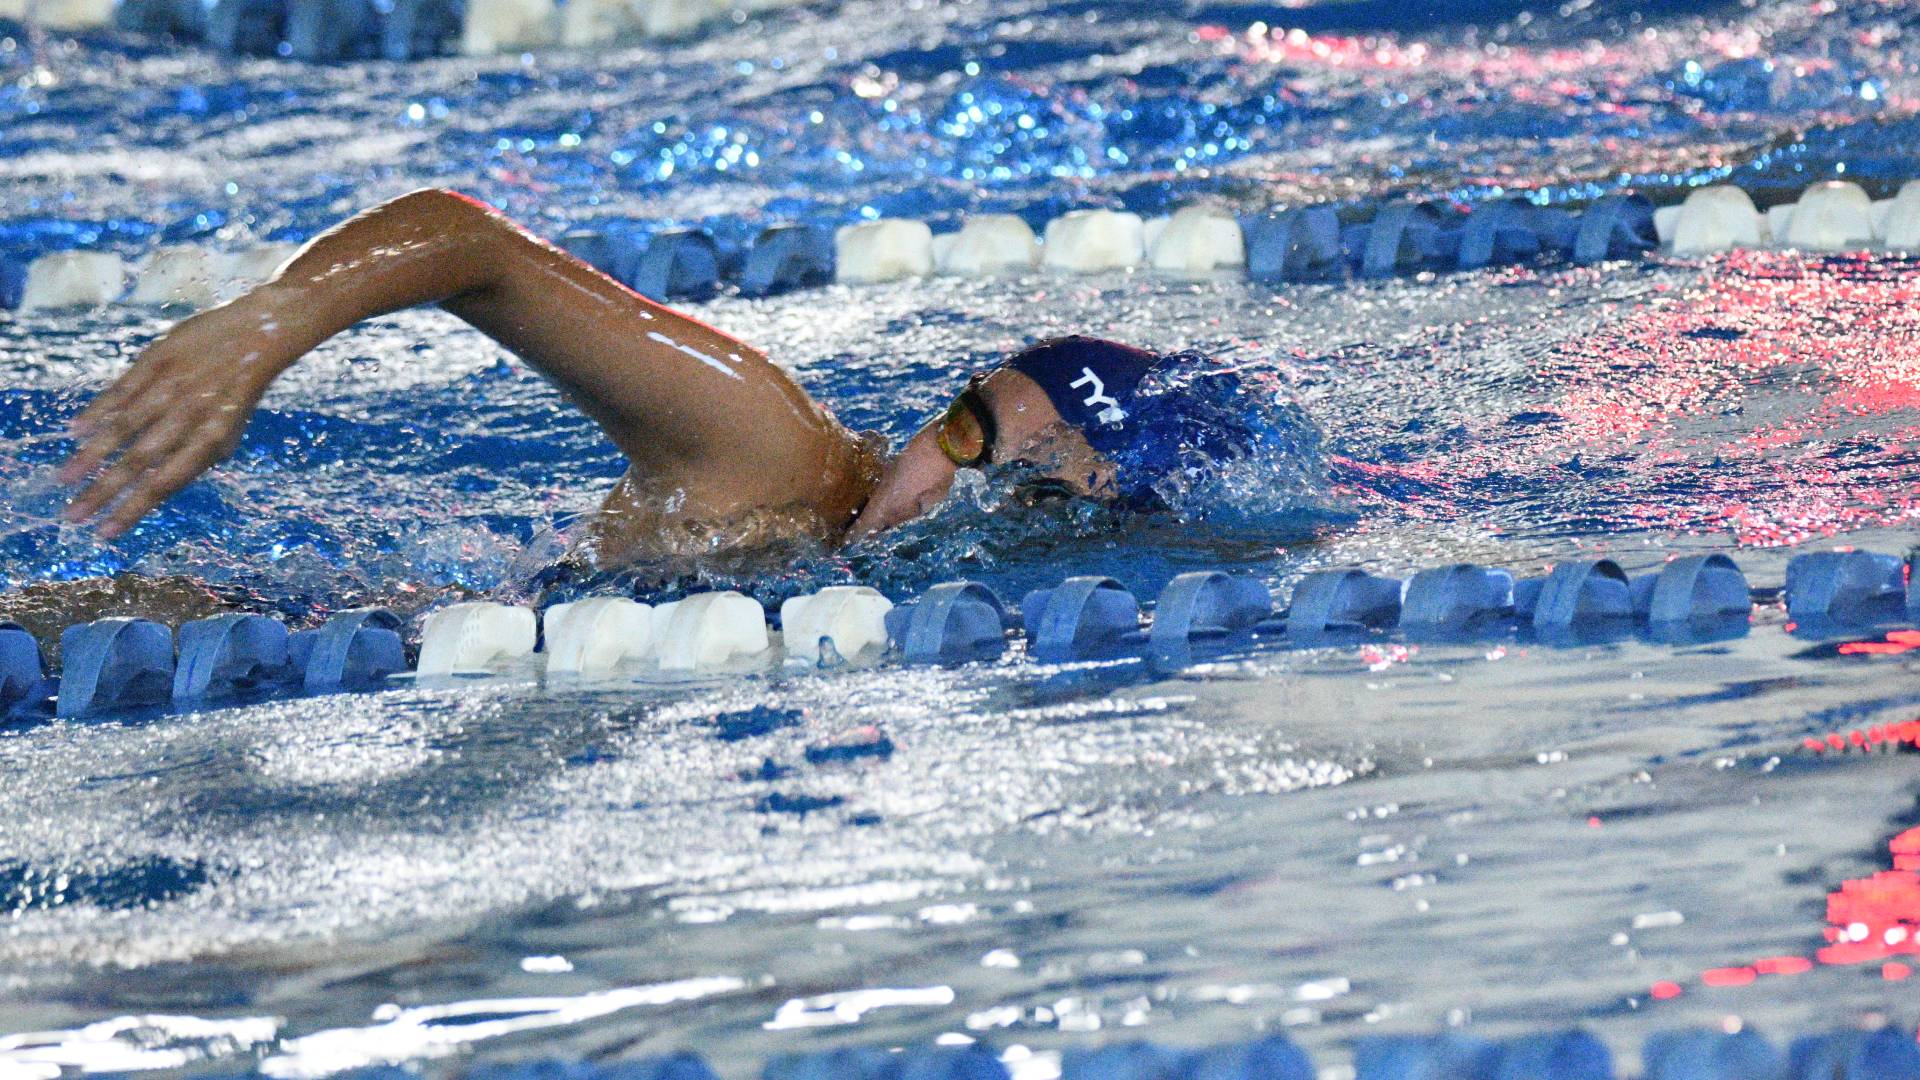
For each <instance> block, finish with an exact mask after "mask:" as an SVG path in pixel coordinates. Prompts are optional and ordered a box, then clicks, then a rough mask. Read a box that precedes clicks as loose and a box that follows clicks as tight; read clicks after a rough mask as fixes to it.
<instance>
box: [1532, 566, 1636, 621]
mask: <svg viewBox="0 0 1920 1080" xmlns="http://www.w3.org/2000/svg"><path fill="white" fill-rule="evenodd" d="M1514 596H1515V602H1514V608H1515V610H1516V611H1519V612H1521V613H1523V614H1528V615H1530V616H1531V618H1532V623H1533V628H1534V629H1535V630H1539V631H1566V630H1572V629H1574V628H1576V627H1580V626H1591V625H1593V624H1595V623H1604V622H1606V621H1609V620H1613V619H1631V618H1633V615H1634V612H1633V586H1632V584H1631V583H1630V582H1629V581H1628V580H1627V574H1626V571H1624V570H1622V569H1620V567H1619V564H1617V563H1615V562H1614V561H1613V560H1611V559H1593V560H1589V561H1585V562H1582V561H1577V560H1576V561H1571V562H1563V563H1561V564H1560V565H1558V566H1556V567H1554V568H1553V573H1552V574H1550V575H1548V576H1547V577H1545V578H1537V579H1534V580H1532V581H1522V582H1520V583H1519V584H1518V585H1517V586H1516V587H1515V591H1514ZM1523 596H1524V597H1525V599H1522V597H1523Z"/></svg>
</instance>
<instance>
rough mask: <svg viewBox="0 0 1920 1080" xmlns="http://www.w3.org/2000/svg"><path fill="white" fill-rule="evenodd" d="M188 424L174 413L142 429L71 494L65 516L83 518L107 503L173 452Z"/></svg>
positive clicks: (90, 515)
mask: <svg viewBox="0 0 1920 1080" xmlns="http://www.w3.org/2000/svg"><path fill="white" fill-rule="evenodd" d="M192 426H193V425H192V422H191V421H190V420H188V419H187V418H185V417H182V416H177V415H176V416H173V417H169V418H167V419H165V420H163V421H161V422H160V423H158V424H156V425H154V426H153V427H151V428H149V429H148V430H147V431H145V432H144V433H142V434H141V435H140V438H139V440H138V441H136V442H134V443H133V444H132V445H131V446H129V447H127V449H126V451H125V452H124V453H122V454H121V455H120V460H118V461H116V462H114V463H113V466H112V467H111V468H109V469H107V470H106V471H105V472H103V473H101V474H100V475H99V476H96V477H94V478H93V482H92V483H89V484H88V485H87V486H86V487H85V488H83V489H82V490H81V492H80V494H78V495H75V496H74V497H73V501H72V502H70V503H68V504H67V510H66V515H65V516H66V519H67V520H68V521H73V522H80V521H86V520H87V519H89V518H91V517H93V516H94V515H96V514H98V513H99V512H100V511H101V510H103V509H105V508H106V507H108V506H109V505H111V504H112V503H113V501H114V500H115V499H117V498H119V497H120V495H121V493H123V492H124V491H126V489H127V488H128V487H129V486H131V485H132V484H133V482H134V481H136V480H138V479H139V478H140V475H141V474H142V473H144V472H147V471H148V470H149V469H152V468H154V467H155V466H157V465H158V464H160V463H161V462H163V461H167V460H169V459H171V458H172V457H173V455H174V454H175V453H176V449H175V448H176V447H177V446H179V445H180V444H181V443H182V442H184V441H185V440H186V439H187V437H188V435H189V433H190V430H191V428H192Z"/></svg>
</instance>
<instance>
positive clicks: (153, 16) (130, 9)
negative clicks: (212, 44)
mask: <svg viewBox="0 0 1920 1080" xmlns="http://www.w3.org/2000/svg"><path fill="white" fill-rule="evenodd" d="M113 24H114V25H115V26H117V27H119V28H120V29H122V30H126V31H128V32H130V33H135V34H154V35H167V36H172V37H180V38H188V39H194V40H198V39H203V38H205V37H206V36H207V9H206V8H205V7H204V6H203V5H202V4H201V3H200V2H199V0H120V2H119V3H117V4H115V5H114V8H113Z"/></svg>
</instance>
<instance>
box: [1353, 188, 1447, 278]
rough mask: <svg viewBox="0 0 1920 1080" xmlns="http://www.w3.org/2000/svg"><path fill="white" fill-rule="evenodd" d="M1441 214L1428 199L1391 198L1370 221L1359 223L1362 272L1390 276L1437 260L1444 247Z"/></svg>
mask: <svg viewBox="0 0 1920 1080" xmlns="http://www.w3.org/2000/svg"><path fill="white" fill-rule="evenodd" d="M1440 223H1441V218H1440V213H1439V211H1438V210H1437V209H1435V208H1434V207H1433V206H1431V205H1429V204H1427V203H1414V202H1406V201H1401V202H1392V203H1388V204H1387V206H1386V209H1384V210H1381V211H1380V212H1379V213H1378V214H1375V215H1374V218H1373V221H1372V223H1371V224H1369V225H1366V226H1356V229H1359V228H1364V229H1365V230H1366V231H1365V232H1364V233H1359V232H1357V231H1356V233H1355V239H1356V240H1359V238H1360V237H1361V236H1364V237H1365V240H1364V242H1362V243H1361V244H1360V245H1359V251H1360V255H1359V260H1360V265H1359V270H1360V276H1361V277H1363V278H1368V279H1377V278H1389V277H1393V276H1395V275H1397V274H1400V273H1403V272H1410V271H1414V270H1419V269H1424V268H1426V267H1428V266H1429V265H1431V264H1432V263H1434V262H1436V261H1437V260H1438V259H1439V257H1440V256H1441V253H1442V251H1443V250H1444V247H1443V242H1442V240H1441V238H1440V237H1441V228H1440Z"/></svg>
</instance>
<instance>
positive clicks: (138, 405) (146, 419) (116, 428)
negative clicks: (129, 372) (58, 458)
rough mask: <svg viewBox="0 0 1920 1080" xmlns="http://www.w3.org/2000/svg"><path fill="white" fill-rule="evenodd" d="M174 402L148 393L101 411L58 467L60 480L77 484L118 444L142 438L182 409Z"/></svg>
mask: <svg viewBox="0 0 1920 1080" xmlns="http://www.w3.org/2000/svg"><path fill="white" fill-rule="evenodd" d="M175 401H176V398H175V396H174V395H173V394H168V393H149V394H146V395H144V396H142V397H139V398H135V399H133V400H131V401H129V402H127V404H126V406H125V407H123V408H119V409H114V410H111V411H108V412H106V413H104V414H102V415H101V416H100V418H99V419H98V420H96V421H95V422H94V423H93V425H92V426H91V427H90V428H89V429H88V430H87V433H86V434H84V435H82V436H81V439H80V445H79V446H78V447H77V448H75V450H74V452H73V456H72V457H69V458H68V459H67V461H66V464H64V465H62V466H60V473H59V476H60V482H61V483H64V484H75V483H79V482H80V481H81V480H82V479H84V478H85V477H87V476H89V475H91V474H92V473H93V471H94V470H95V469H98V468H99V467H100V466H102V465H105V464H106V463H107V459H108V458H110V457H112V456H113V455H114V454H116V453H118V452H119V451H120V448H121V447H123V446H125V445H127V444H128V443H130V442H133V441H135V440H138V439H142V438H145V437H146V435H147V434H148V432H150V431H151V430H153V429H154V428H155V427H156V426H160V425H163V424H165V423H166V421H167V419H168V417H169V414H173V415H177V414H178V413H180V412H182V411H184V410H179V409H175V408H174V407H173V405H174V402H175Z"/></svg>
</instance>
